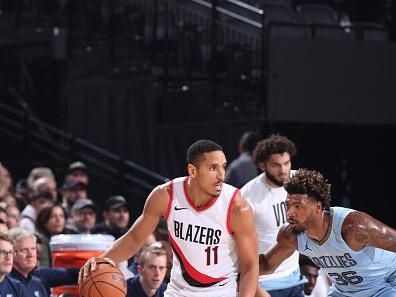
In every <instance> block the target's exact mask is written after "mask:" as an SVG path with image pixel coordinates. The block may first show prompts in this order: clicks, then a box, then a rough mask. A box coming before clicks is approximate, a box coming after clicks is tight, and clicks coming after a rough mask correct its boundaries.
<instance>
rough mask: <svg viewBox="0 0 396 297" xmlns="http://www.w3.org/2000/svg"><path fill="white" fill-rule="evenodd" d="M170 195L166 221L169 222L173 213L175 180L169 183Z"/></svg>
mask: <svg viewBox="0 0 396 297" xmlns="http://www.w3.org/2000/svg"><path fill="white" fill-rule="evenodd" d="M167 191H168V193H169V202H168V208H167V210H166V213H165V217H164V218H165V220H168V218H169V214H170V212H171V209H172V201H173V180H171V182H170V183H169V188H168V189H167Z"/></svg>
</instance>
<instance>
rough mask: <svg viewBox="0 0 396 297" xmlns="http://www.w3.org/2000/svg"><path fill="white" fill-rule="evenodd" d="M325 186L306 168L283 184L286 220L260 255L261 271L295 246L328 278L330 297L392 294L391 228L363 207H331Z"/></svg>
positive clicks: (394, 247)
mask: <svg viewBox="0 0 396 297" xmlns="http://www.w3.org/2000/svg"><path fill="white" fill-rule="evenodd" d="M330 187H331V185H330V184H328V183H327V180H326V179H325V178H324V177H323V175H322V174H320V173H319V172H317V171H311V170H307V169H300V170H298V171H297V172H296V173H295V174H294V175H293V176H292V177H291V178H290V180H288V181H287V182H286V183H285V185H284V188H285V190H286V191H287V193H288V195H287V199H286V206H287V220H288V223H289V224H286V225H285V226H284V227H282V228H281V230H280V231H279V234H278V238H277V239H278V242H277V244H276V245H275V246H274V247H273V248H272V249H271V250H270V251H269V252H268V253H266V254H261V255H260V256H259V259H260V272H261V273H270V272H271V271H273V270H274V269H275V268H276V267H277V266H279V265H280V264H281V263H282V261H284V260H285V259H286V258H288V257H290V255H292V254H293V253H294V252H295V251H296V250H298V251H299V252H300V253H301V254H304V255H306V256H308V257H309V258H310V259H311V260H312V262H314V263H315V264H316V265H317V266H319V267H320V268H321V269H323V271H325V272H326V273H327V275H328V276H329V277H330V278H331V280H332V286H331V287H330V293H329V296H332V297H344V296H345V297H352V296H359V297H369V296H375V297H391V296H396V253H395V252H396V230H394V229H392V228H390V227H389V226H387V225H385V224H383V223H382V222H380V221H378V220H376V219H374V218H373V217H371V216H370V215H368V214H366V213H364V212H360V211H356V210H353V209H350V208H343V207H330Z"/></svg>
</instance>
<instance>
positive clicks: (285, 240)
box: [259, 224, 297, 275]
mask: <svg viewBox="0 0 396 297" xmlns="http://www.w3.org/2000/svg"><path fill="white" fill-rule="evenodd" d="M277 241H278V242H277V243H276V244H275V246H274V247H273V248H271V249H270V250H269V251H268V252H267V253H266V254H260V255H259V263H260V275H262V274H270V273H272V272H274V271H275V269H276V268H278V266H279V265H280V264H281V263H282V262H283V261H284V260H286V259H287V258H288V257H290V256H291V255H292V254H293V253H294V251H295V250H296V249H297V238H296V235H295V234H294V233H293V230H292V228H291V227H290V226H289V225H288V224H286V225H284V226H282V227H281V229H280V230H279V232H278V236H277Z"/></svg>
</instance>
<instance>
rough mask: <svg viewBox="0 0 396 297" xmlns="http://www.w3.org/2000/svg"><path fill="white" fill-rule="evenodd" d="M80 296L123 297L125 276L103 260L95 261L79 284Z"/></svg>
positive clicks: (125, 289)
mask: <svg viewBox="0 0 396 297" xmlns="http://www.w3.org/2000/svg"><path fill="white" fill-rule="evenodd" d="M79 289H80V296H81V297H110V296H111V297H125V295H126V292H127V287H126V281H125V277H124V275H123V274H122V272H121V271H120V270H119V269H118V268H117V267H113V266H112V265H110V264H108V263H104V262H99V263H97V267H96V270H95V271H94V272H91V273H90V274H89V275H88V276H87V277H86V278H84V280H83V281H82V283H81V284H80V285H79Z"/></svg>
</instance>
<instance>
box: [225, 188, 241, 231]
mask: <svg viewBox="0 0 396 297" xmlns="http://www.w3.org/2000/svg"><path fill="white" fill-rule="evenodd" d="M237 193H239V189H236V190H235V192H234V194H233V195H232V198H231V200H230V204H229V205H228V211H227V230H228V233H230V234H232V230H231V211H232V207H233V206H234V203H235V199H236V195H237Z"/></svg>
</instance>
